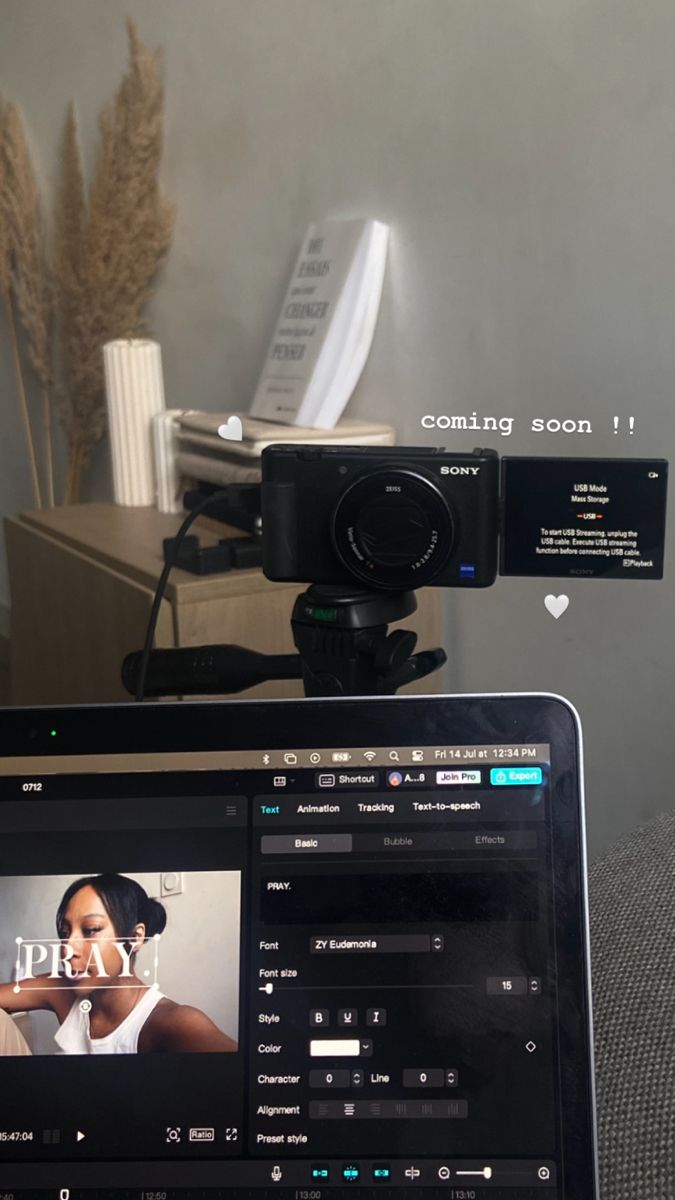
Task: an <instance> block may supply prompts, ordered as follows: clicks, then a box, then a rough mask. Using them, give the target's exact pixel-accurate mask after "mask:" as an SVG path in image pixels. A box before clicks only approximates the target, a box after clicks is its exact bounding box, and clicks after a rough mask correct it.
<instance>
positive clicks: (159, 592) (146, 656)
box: [135, 488, 228, 704]
mask: <svg viewBox="0 0 675 1200" xmlns="http://www.w3.org/2000/svg"><path fill="white" fill-rule="evenodd" d="M227 495H228V488H221V489H220V490H219V491H217V492H212V493H211V495H210V496H207V497H206V499H205V500H202V501H201V502H200V503H199V504H197V505H196V506H195V507H194V508H193V509H192V511H191V512H189V513H188V515H187V517H186V518H185V520H184V521H183V524H182V525H181V527H180V529H179V530H178V533H177V534H176V536H175V538H174V539H173V545H172V547H171V550H170V552H169V554H168V555H167V558H166V561H165V563H164V569H163V570H162V574H161V575H160V577H159V580H158V582H157V587H156V589H155V596H154V599H153V601H152V608H151V609H150V618H149V620H148V628H147V630H146V634H145V643H144V645H143V654H142V657H141V662H140V666H139V668H138V679H137V682H136V697H135V698H136V702H137V703H139V704H140V703H142V701H143V693H144V692H145V678H146V675H147V673H148V662H149V660H150V651H151V650H152V643H153V640H154V637H155V629H156V626H157V618H158V616H159V608H160V605H161V603H162V600H163V598H164V591H165V589H166V584H167V580H168V578H169V575H170V573H171V569H172V567H173V566H174V565H175V562H176V558H177V557H178V551H179V549H180V545H181V542H182V541H183V538H184V537H185V534H186V533H187V531H188V529H189V528H190V526H191V524H192V522H193V521H194V520H195V517H198V516H199V514H200V513H201V512H203V511H204V509H205V508H209V507H210V505H211V504H214V503H215V502H216V501H217V500H223V499H225V497H226V496H227Z"/></svg>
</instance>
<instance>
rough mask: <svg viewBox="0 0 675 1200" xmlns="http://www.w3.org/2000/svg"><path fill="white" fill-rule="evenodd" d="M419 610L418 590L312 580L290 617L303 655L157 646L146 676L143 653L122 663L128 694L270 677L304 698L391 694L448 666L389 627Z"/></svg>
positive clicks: (237, 686)
mask: <svg viewBox="0 0 675 1200" xmlns="http://www.w3.org/2000/svg"><path fill="white" fill-rule="evenodd" d="M416 609H417V599H416V597H415V593H414V592H412V591H407V592H373V591H367V590H365V589H363V590H361V589H359V588H358V587H353V588H349V587H332V586H329V585H319V584H313V585H312V586H311V587H309V588H308V589H307V591H305V592H303V593H302V594H301V595H300V596H298V598H297V600H296V601H295V605H294V607H293V613H292V616H291V628H292V631H293V641H294V642H295V645H296V647H297V650H298V653H297V654H258V653H257V652H256V651H255V650H249V649H247V648H246V647H244V646H236V645H227V646H226V645H214V646H194V647H187V648H185V649H182V650H152V651H150V653H149V655H147V656H146V657H147V664H146V666H147V670H146V672H145V678H144V680H142V681H141V683H142V686H141V688H140V691H141V696H140V697H139V678H140V674H141V671H142V670H143V661H142V660H143V653H142V652H141V651H134V653H132V654H128V655H127V657H126V658H125V660H124V664H123V666H122V680H123V682H124V686H125V687H126V689H127V691H129V692H130V693H131V694H132V695H135V696H136V697H137V698H142V696H195V695H223V694H227V693H230V692H241V691H243V690H244V689H245V688H249V687H253V686H254V685H255V684H257V683H264V682H265V681H266V680H268V679H302V681H303V684H304V689H305V695H306V696H364V695H365V696H367V695H379V696H387V695H394V693H395V692H396V691H397V690H398V689H399V688H400V687H403V685H404V684H406V683H411V682H412V681H413V680H415V679H424V678H425V676H427V675H430V674H431V672H432V671H435V670H437V669H438V668H439V667H441V666H443V664H444V663H445V661H446V654H445V651H444V650H442V649H440V648H436V649H434V650H425V651H421V652H420V653H417V654H415V653H414V651H415V646H416V644H417V634H416V633H413V632H412V631H411V630H405V629H396V630H393V631H392V632H391V633H390V632H388V625H389V624H390V623H391V622H392V621H400V620H403V618H405V617H408V616H410V615H411V614H412V613H414V612H415V611H416Z"/></svg>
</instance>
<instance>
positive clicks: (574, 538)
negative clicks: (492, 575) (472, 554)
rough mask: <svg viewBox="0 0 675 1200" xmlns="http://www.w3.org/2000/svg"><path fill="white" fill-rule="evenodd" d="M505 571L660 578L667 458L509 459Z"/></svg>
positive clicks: (505, 467)
mask: <svg viewBox="0 0 675 1200" xmlns="http://www.w3.org/2000/svg"><path fill="white" fill-rule="evenodd" d="M502 471H503V495H504V538H503V543H502V566H501V573H502V574H503V575H537V576H564V577H576V576H582V577H583V576H601V577H604V578H608V579H661V578H662V577H663V544H664V537H665V520H666V489H667V483H668V464H667V462H665V460H664V459H610V458H597V459H595V458H542V459H537V458H505V459H504V460H503V463H502Z"/></svg>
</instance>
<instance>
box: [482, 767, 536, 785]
mask: <svg viewBox="0 0 675 1200" xmlns="http://www.w3.org/2000/svg"><path fill="white" fill-rule="evenodd" d="M541 781H542V772H541V767H492V769H491V771H490V783H492V784H494V786H495V787H522V786H523V785H526V786H528V787H532V786H533V785H536V784H539V783H541Z"/></svg>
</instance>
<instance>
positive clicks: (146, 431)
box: [103, 338, 164, 507]
mask: <svg viewBox="0 0 675 1200" xmlns="http://www.w3.org/2000/svg"><path fill="white" fill-rule="evenodd" d="M103 368H104V373H105V392H106V401H107V405H108V426H109V431H110V452H111V456H112V475H113V492H114V498H115V504H122V505H134V506H139V507H141V506H143V505H151V504H154V503H155V497H156V485H155V470H154V456H153V448H152V418H153V417H154V416H156V414H157V413H160V412H163V410H164V380H163V378H162V351H161V347H160V345H159V343H158V342H152V341H149V340H146V339H142V338H124V339H120V340H119V341H116V342H107V343H106V345H105V346H104V347H103Z"/></svg>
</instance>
